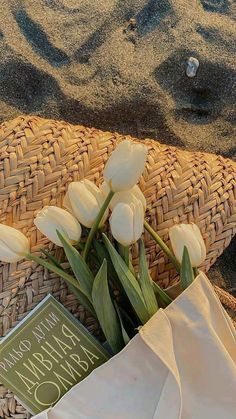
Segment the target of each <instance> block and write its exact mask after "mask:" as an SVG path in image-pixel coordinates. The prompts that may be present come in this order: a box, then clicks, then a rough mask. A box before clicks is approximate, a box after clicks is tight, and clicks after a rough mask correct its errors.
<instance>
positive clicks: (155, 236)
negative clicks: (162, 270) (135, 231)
mask: <svg viewBox="0 0 236 419" xmlns="http://www.w3.org/2000/svg"><path fill="white" fill-rule="evenodd" d="M144 228H145V230H147V231H148V233H149V234H150V235H151V236H152V238H153V239H154V240H155V242H156V243H157V244H158V245H159V246H160V248H161V249H162V250H163V252H164V253H165V254H166V256H167V257H168V259H169V260H170V261H171V262H172V263H173V265H174V266H175V268H176V270H177V272H178V273H179V272H180V263H179V262H178V260H177V259H176V257H175V256H174V255H173V253H172V252H171V250H170V249H169V247H168V246H167V245H166V244H165V243H164V242H163V240H162V239H161V238H160V236H158V234H157V233H156V232H155V231H154V230H153V228H152V227H151V226H150V225H149V224H148V222H147V221H146V220H144Z"/></svg>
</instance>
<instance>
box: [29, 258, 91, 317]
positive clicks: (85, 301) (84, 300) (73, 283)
mask: <svg viewBox="0 0 236 419" xmlns="http://www.w3.org/2000/svg"><path fill="white" fill-rule="evenodd" d="M25 257H26V258H27V259H29V260H33V261H34V262H36V263H37V264H38V265H42V266H43V267H44V268H47V269H49V270H50V271H52V272H54V273H55V274H57V275H58V276H60V277H61V278H63V279H64V280H65V281H66V282H67V284H68V287H69V288H70V289H71V291H72V292H73V293H74V294H75V296H76V297H77V298H78V300H79V301H80V303H81V304H82V305H83V306H84V307H85V308H86V309H87V310H88V311H89V312H90V313H91V314H92V315H93V316H94V317H96V313H95V310H94V308H93V305H92V303H91V301H90V300H89V298H88V297H87V296H86V295H85V294H84V292H83V291H82V290H81V287H80V285H79V282H78V281H77V280H76V279H75V278H74V277H73V276H71V275H69V274H68V273H66V272H65V271H63V269H62V268H60V267H59V266H58V264H57V265H56V264H52V263H49V262H47V261H46V260H44V259H42V258H40V257H38V256H36V255H33V254H32V253H28V254H27V255H26V256H25Z"/></svg>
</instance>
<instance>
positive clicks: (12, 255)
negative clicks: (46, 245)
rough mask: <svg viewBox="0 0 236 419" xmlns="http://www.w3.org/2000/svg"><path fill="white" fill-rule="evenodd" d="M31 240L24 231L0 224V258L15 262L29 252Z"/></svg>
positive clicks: (4, 260)
mask: <svg viewBox="0 0 236 419" xmlns="http://www.w3.org/2000/svg"><path fill="white" fill-rule="evenodd" d="M29 250H30V247H29V241H28V239H27V238H26V237H25V235H24V234H23V233H21V232H20V231H18V230H16V229H15V228H13V227H9V226H7V225H4V224H0V260H1V261H2V262H8V263H14V262H18V261H19V260H21V259H23V258H24V257H25V256H26V254H27V253H29Z"/></svg>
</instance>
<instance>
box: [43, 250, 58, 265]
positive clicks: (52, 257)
mask: <svg viewBox="0 0 236 419" xmlns="http://www.w3.org/2000/svg"><path fill="white" fill-rule="evenodd" d="M40 251H41V252H42V253H43V254H44V255H45V256H47V258H48V259H49V260H50V262H52V264H53V265H55V266H57V267H58V268H61V265H60V262H59V261H58V260H57V259H56V258H55V256H54V255H53V254H52V253H51V252H49V251H48V250H46V249H42V248H41V249H40Z"/></svg>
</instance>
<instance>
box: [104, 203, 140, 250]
mask: <svg viewBox="0 0 236 419" xmlns="http://www.w3.org/2000/svg"><path fill="white" fill-rule="evenodd" d="M143 223H144V210H143V205H142V202H141V201H138V200H136V202H132V203H131V204H130V205H129V204H126V203H124V202H119V203H118V204H117V205H116V206H115V208H114V210H113V212H112V215H111V217H110V227H111V232H112V235H113V237H114V238H115V239H116V240H117V241H118V243H120V244H122V245H123V246H129V245H131V244H132V243H135V242H136V241H137V240H139V239H140V237H141V235H142V232H143Z"/></svg>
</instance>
